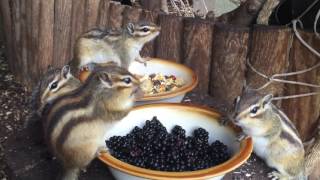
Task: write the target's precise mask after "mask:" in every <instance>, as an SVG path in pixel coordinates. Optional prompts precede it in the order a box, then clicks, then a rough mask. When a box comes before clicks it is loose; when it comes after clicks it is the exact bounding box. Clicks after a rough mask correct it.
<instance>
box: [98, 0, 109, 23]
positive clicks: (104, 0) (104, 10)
mask: <svg viewBox="0 0 320 180" xmlns="http://www.w3.org/2000/svg"><path fill="white" fill-rule="evenodd" d="M109 4H110V0H101V1H100V4H99V13H98V20H97V26H98V27H99V28H101V29H105V28H106V27H107V26H108V16H109Z"/></svg>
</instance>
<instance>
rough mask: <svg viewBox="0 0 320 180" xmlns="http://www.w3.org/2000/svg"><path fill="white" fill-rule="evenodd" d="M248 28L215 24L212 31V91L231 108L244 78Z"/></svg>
mask: <svg viewBox="0 0 320 180" xmlns="http://www.w3.org/2000/svg"><path fill="white" fill-rule="evenodd" d="M248 40H249V28H245V27H243V28H241V27H238V26H230V25H223V24H216V25H215V27H214V33H213V44H212V65H211V75H210V76H209V78H210V83H209V86H210V95H211V96H213V97H215V98H217V99H221V100H222V101H224V102H225V103H226V105H227V106H228V107H229V108H231V106H232V104H233V100H234V99H235V98H236V97H237V96H239V95H240V94H241V92H242V88H243V85H244V81H245V71H246V58H247V53H248V42H249V41H248Z"/></svg>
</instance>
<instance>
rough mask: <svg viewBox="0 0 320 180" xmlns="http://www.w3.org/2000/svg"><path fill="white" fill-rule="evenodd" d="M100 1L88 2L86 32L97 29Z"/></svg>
mask: <svg viewBox="0 0 320 180" xmlns="http://www.w3.org/2000/svg"><path fill="white" fill-rule="evenodd" d="M99 4H100V0H87V1H86V25H85V31H88V30H90V29H92V28H95V27H97V20H98V13H99V11H98V8H99Z"/></svg>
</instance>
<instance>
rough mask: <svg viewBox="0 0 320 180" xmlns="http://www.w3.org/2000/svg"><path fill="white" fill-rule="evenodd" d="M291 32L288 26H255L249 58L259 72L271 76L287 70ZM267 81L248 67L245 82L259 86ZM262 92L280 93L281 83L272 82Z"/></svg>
mask: <svg viewBox="0 0 320 180" xmlns="http://www.w3.org/2000/svg"><path fill="white" fill-rule="evenodd" d="M292 37H293V33H292V31H291V30H290V29H289V28H284V27H274V26H255V27H254V28H253V33H252V41H251V45H250V46H251V47H250V48H251V49H250V55H249V60H250V62H251V64H252V65H253V67H254V68H255V69H257V70H258V71H259V72H261V73H263V74H265V75H267V76H271V75H273V74H276V73H284V72H286V71H287V70H288V65H289V51H290V48H291V46H292ZM266 82H267V80H266V79H265V78H262V77H261V76H260V75H258V74H257V73H255V72H254V71H252V69H251V68H248V74H247V84H248V85H249V86H250V87H251V88H259V87H261V86H262V85H264V84H265V83H266ZM262 92H267V93H273V94H274V95H275V96H277V95H282V92H283V84H282V83H273V84H271V85H269V86H268V87H266V88H264V89H262Z"/></svg>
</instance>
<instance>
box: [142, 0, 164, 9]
mask: <svg viewBox="0 0 320 180" xmlns="http://www.w3.org/2000/svg"><path fill="white" fill-rule="evenodd" d="M140 3H141V6H142V8H144V9H147V10H150V11H160V8H161V0H152V1H151V0H140Z"/></svg>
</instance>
